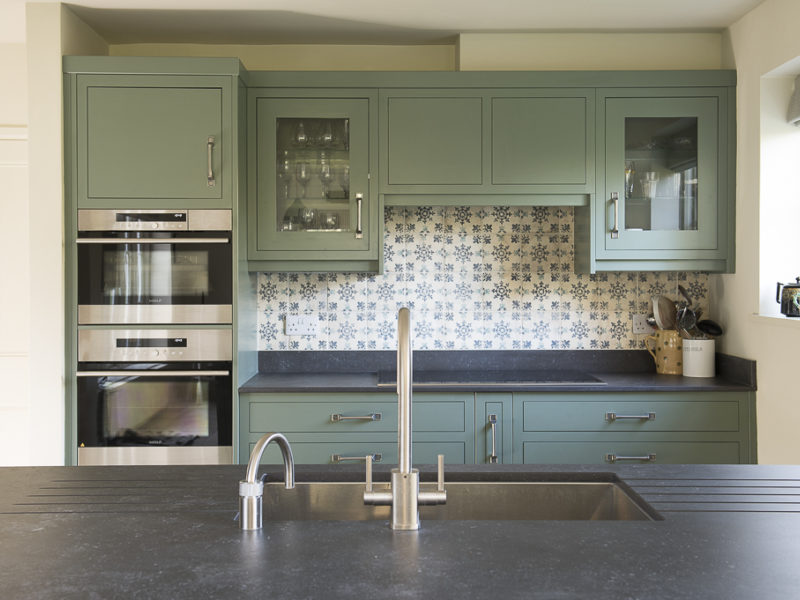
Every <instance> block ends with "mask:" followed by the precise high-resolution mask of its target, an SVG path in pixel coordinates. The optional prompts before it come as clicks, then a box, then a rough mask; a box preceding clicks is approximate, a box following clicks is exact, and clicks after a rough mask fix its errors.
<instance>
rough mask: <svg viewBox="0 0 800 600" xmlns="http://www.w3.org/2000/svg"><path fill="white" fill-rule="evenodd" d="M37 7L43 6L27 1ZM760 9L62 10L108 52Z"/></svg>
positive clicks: (418, 1)
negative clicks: (111, 47)
mask: <svg viewBox="0 0 800 600" xmlns="http://www.w3.org/2000/svg"><path fill="white" fill-rule="evenodd" d="M43 1H49V0H28V2H43ZM762 1H763V0H493V1H492V2H486V1H485V0H225V1H224V2H220V1H219V0H79V1H78V2H74V3H69V6H70V7H71V8H72V10H73V11H74V12H75V13H76V14H77V15H78V16H79V17H80V18H81V19H83V20H84V21H85V22H86V23H87V24H89V25H90V26H91V27H92V28H93V29H94V30H95V31H97V33H99V34H100V35H101V36H102V37H103V38H105V40H106V41H107V42H108V43H110V44H125V43H164V42H173V43H181V42H183V43H215V44H226V43H238V44H287V43H295V44H314V43H317V44H441V43H449V42H451V41H452V40H454V39H455V36H456V35H458V34H459V33H478V32H480V33H487V32H543V31H559V32H565V31H569V32H579V31H632V30H636V31H721V30H723V29H725V28H726V27H727V26H729V25H731V24H732V23H734V22H736V21H737V20H738V19H739V18H741V17H742V16H743V15H744V14H746V13H747V12H749V11H750V10H752V9H753V8H754V7H755V6H757V5H758V4H760V3H761V2H762ZM25 2H26V0H0V15H1V16H2V18H0V43H22V42H24V32H25V28H24V22H25V21H24V19H25ZM221 5H222V6H224V7H225V8H224V10H220V6H221ZM487 7H488V8H487Z"/></svg>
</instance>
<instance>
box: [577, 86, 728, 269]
mask: <svg viewBox="0 0 800 600" xmlns="http://www.w3.org/2000/svg"><path fill="white" fill-rule="evenodd" d="M732 93H733V92H732V88H727V87H711V88H675V89H670V88H649V89H640V90H624V91H620V90H613V89H603V90H599V91H598V114H599V119H598V121H599V122H598V144H597V145H598V157H597V164H598V173H599V174H600V178H599V181H598V193H597V196H596V198H595V204H594V207H593V208H592V209H591V210H590V209H584V208H581V209H577V210H576V215H575V221H576V259H575V264H576V270H577V271H578V272H595V271H630V270H698V271H723V272H727V271H731V270H732V268H733V235H734V232H733V210H734V209H733V201H734V186H733V177H734V172H733V168H732V167H731V165H732V163H733V155H734V144H735V138H734V132H733V124H732V119H733V111H734V108H733V97H732ZM592 211H593V212H592ZM581 232H583V233H581ZM590 238H593V239H592V241H591V242H589V241H588V240H589V239H590Z"/></svg>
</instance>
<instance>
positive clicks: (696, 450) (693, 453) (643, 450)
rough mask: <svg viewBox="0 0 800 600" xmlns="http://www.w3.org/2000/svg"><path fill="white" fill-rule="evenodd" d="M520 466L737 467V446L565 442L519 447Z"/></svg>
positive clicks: (535, 443)
mask: <svg viewBox="0 0 800 600" xmlns="http://www.w3.org/2000/svg"><path fill="white" fill-rule="evenodd" d="M522 454H523V456H522V462H523V463H524V464H537V463H549V464H647V463H654V464H655V463H658V464H708V463H712V464H737V463H739V462H740V461H739V443H738V442H619V441H607V442H569V441H556V442H551V441H532V442H524V443H523V444H522Z"/></svg>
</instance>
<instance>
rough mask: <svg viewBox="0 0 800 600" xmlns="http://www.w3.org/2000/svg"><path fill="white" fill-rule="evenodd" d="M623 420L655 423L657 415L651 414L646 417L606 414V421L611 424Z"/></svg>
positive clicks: (645, 415)
mask: <svg viewBox="0 0 800 600" xmlns="http://www.w3.org/2000/svg"><path fill="white" fill-rule="evenodd" d="M622 419H629V420H634V421H655V420H656V413H654V412H651V413H647V414H644V415H618V414H617V413H615V412H607V413H606V421H608V422H610V423H613V422H614V421H620V420H622Z"/></svg>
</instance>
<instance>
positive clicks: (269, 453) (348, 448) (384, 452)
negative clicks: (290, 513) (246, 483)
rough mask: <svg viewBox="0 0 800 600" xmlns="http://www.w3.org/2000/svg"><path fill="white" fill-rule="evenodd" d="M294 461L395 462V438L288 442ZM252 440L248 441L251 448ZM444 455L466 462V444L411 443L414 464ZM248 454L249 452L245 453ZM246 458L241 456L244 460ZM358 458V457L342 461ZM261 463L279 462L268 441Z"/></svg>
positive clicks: (275, 449)
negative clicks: (367, 459) (369, 456)
mask: <svg viewBox="0 0 800 600" xmlns="http://www.w3.org/2000/svg"><path fill="white" fill-rule="evenodd" d="M291 445H292V455H293V456H294V460H295V463H296V464H316V465H319V464H331V463H335V462H336V461H334V460H333V457H334V456H335V455H338V456H339V457H341V458H340V459H339V463H338V464H363V462H364V459H363V457H365V456H366V455H367V454H373V455H374V454H380V455H381V460H380V461H379V462H378V464H390V465H396V464H397V440H386V441H381V442H352V441H345V440H343V441H341V442H291ZM254 446H255V441H252V442H251V443H250V452H252V451H253V447H254ZM439 454H444V458H445V463H447V464H458V465H463V464H465V463H466V462H467V446H466V444H465V443H464V442H414V445H413V449H412V456H413V459H414V464H415V465H420V464H423V465H424V464H436V457H437V455H439ZM248 457H249V454H248ZM248 457H241V459H240V460H241V462H243V463H244V462H247V459H248ZM355 457H358V460H343V459H347V458H355ZM261 463H262V464H270V465H272V464H282V463H283V459H282V457H281V451H280V449H279V448H278V447H277V446H275V445H272V444H270V446H269V447H268V448H267V449H266V450H265V451H264V455H263V456H262V460H261Z"/></svg>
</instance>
